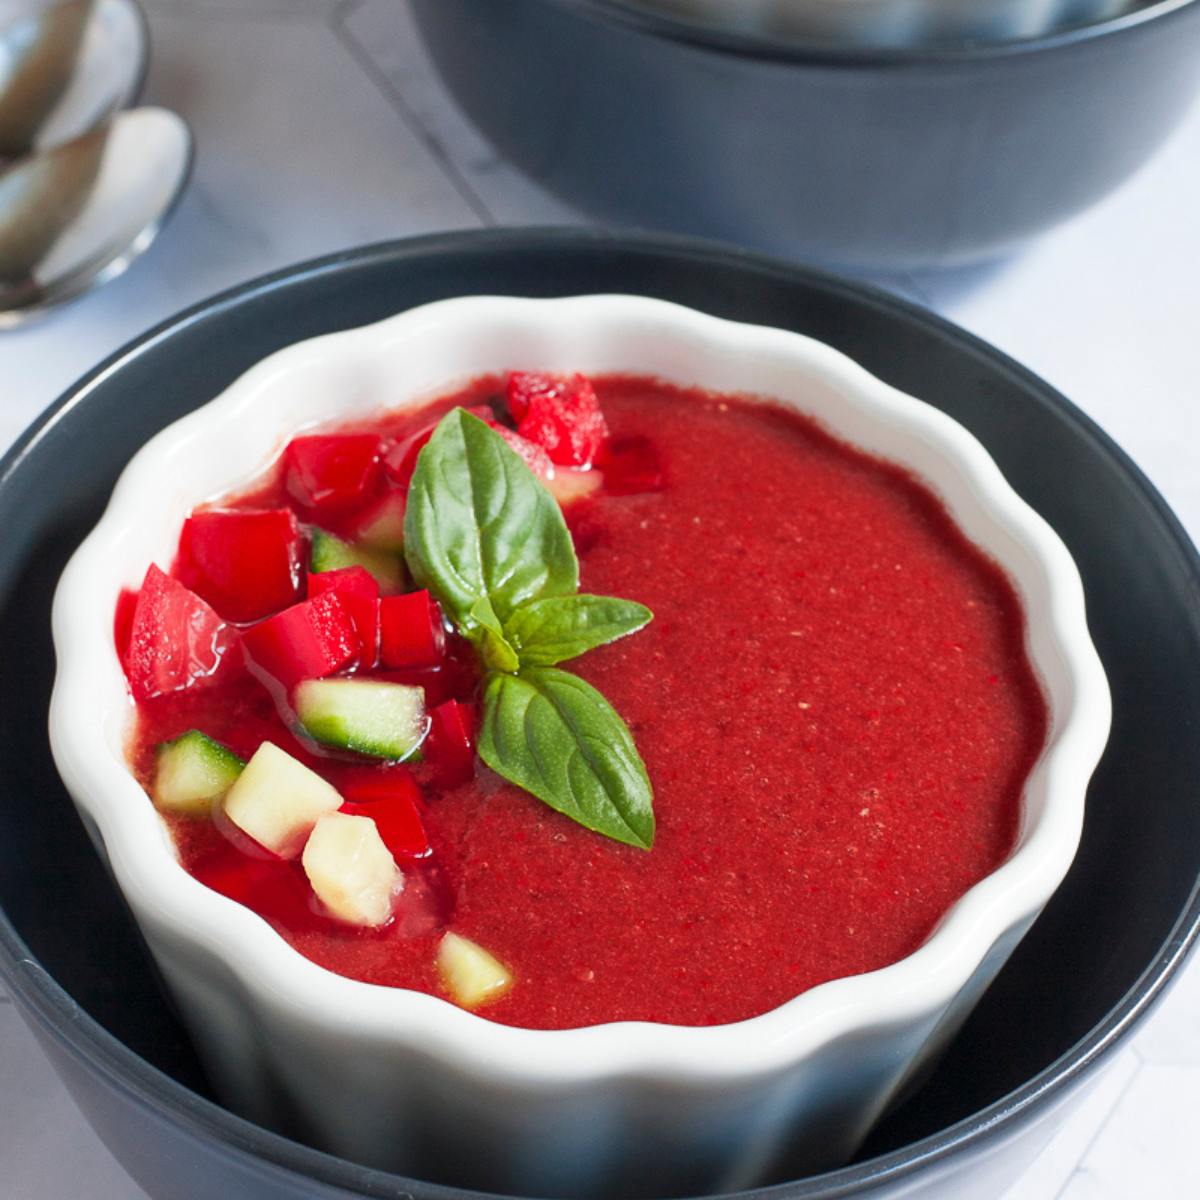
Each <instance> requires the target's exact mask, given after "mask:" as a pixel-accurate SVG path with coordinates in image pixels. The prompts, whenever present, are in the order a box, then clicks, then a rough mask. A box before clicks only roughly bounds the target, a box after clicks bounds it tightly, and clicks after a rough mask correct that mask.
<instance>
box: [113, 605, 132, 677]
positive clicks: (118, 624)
mask: <svg viewBox="0 0 1200 1200" xmlns="http://www.w3.org/2000/svg"><path fill="white" fill-rule="evenodd" d="M137 601H138V594H137V592H135V591H133V589H132V588H122V589H121V594H120V595H119V596H118V597H117V611H116V612H115V613H113V643H114V644H115V645H116V647H117V657H118V658H119V659H120V660H121V666H122V667H125V666H126V661H127V659H128V658H129V639H130V637H132V635H133V614H134V612H135V611H136V610H137Z"/></svg>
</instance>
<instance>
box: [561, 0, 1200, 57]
mask: <svg viewBox="0 0 1200 1200" xmlns="http://www.w3.org/2000/svg"><path fill="white" fill-rule="evenodd" d="M538 2H539V3H543V4H551V5H554V6H556V7H558V8H561V9H566V10H569V11H570V12H571V13H572V15H574V16H577V17H580V18H582V19H585V20H590V21H593V22H596V23H598V24H603V25H607V26H609V27H611V28H622V29H625V30H630V31H633V32H634V33H641V34H646V35H648V36H650V37H653V38H656V39H659V40H661V41H666V42H673V43H676V44H677V45H680V46H683V47H686V48H689V49H692V50H699V51H702V52H709V53H714V54H721V55H730V56H732V57H734V58H742V59H746V60H748V61H761V62H772V63H781V64H793V65H796V66H803V65H810V66H824V67H836V66H845V67H881V68H893V69H898V68H908V67H921V66H929V67H932V66H953V65H955V64H958V63H971V62H980V61H995V60H1002V59H1009V58H1017V57H1022V56H1027V55H1035V54H1043V53H1050V52H1052V51H1056V50H1063V49H1067V48H1069V47H1073V46H1082V45H1084V44H1087V43H1091V42H1096V41H1100V40H1103V39H1106V38H1109V37H1116V36H1118V35H1120V34H1122V33H1126V32H1128V31H1132V30H1134V29H1139V28H1141V27H1143V26H1145V25H1147V24H1149V23H1150V22H1152V21H1157V20H1162V19H1166V18H1170V17H1172V16H1175V15H1177V14H1179V13H1182V12H1184V11H1185V10H1186V9H1189V8H1192V7H1194V6H1195V5H1197V4H1200V0H1153V3H1150V4H1148V5H1146V6H1145V7H1142V8H1136V9H1131V10H1130V11H1128V12H1124V13H1117V14H1115V15H1113V16H1111V17H1102V18H1100V19H1099V20H1093V21H1087V22H1084V23H1083V24H1081V25H1075V26H1071V27H1068V28H1065V29H1057V30H1053V31H1051V32H1048V33H1042V34H1036V35H1033V36H1030V37H1018V38H998V39H995V40H990V39H980V40H978V41H969V42H963V43H962V44H961V45H959V44H947V45H925V46H923V45H913V46H840V45H832V44H828V43H822V42H815V41H806V40H804V39H803V38H798V37H797V38H789V37H783V36H780V35H772V34H768V33H748V32H741V31H738V30H730V29H721V28H719V27H713V26H707V25H704V24H702V23H700V22H696V21H689V20H687V19H686V18H684V17H681V16H672V15H671V14H670V13H667V12H660V11H657V10H654V9H650V8H646V7H644V6H643V5H642V4H640V3H639V2H638V0H538Z"/></svg>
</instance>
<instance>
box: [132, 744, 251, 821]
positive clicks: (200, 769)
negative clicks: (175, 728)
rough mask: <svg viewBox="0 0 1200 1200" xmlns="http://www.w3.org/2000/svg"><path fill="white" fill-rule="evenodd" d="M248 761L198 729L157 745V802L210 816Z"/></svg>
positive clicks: (181, 811) (179, 810)
mask: <svg viewBox="0 0 1200 1200" xmlns="http://www.w3.org/2000/svg"><path fill="white" fill-rule="evenodd" d="M245 765H246V764H245V763H244V762H243V761H242V760H241V759H240V758H238V756H237V755H236V754H234V753H233V751H232V750H227V749H226V748H225V747H224V746H222V745H221V743H220V742H214V741H213V739H212V738H210V737H209V736H208V735H207V734H205V733H201V732H200V730H198V729H189V730H188V731H187V733H184V734H180V736H179V737H177V738H175V739H174V740H173V741H170V742H162V743H161V744H160V745H159V746H158V748H157V761H156V766H155V771H154V806H155V807H156V808H158V809H159V810H160V811H162V812H170V813H178V814H179V815H180V816H184V817H207V816H208V815H209V813H210V811H211V810H212V806H213V804H214V803H215V802H216V801H217V800H219V799H220V798H221V797H222V796H224V795H225V793H226V792H227V791H229V788H230V787H231V786H232V784H233V781H234V780H235V779H236V778H237V777H238V776H239V775H240V774H241V773H242V768H243V767H244V766H245Z"/></svg>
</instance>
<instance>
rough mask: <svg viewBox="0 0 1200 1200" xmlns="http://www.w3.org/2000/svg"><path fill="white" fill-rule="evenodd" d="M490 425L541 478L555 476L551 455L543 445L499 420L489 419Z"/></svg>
mask: <svg viewBox="0 0 1200 1200" xmlns="http://www.w3.org/2000/svg"><path fill="white" fill-rule="evenodd" d="M488 425H489V426H490V427H491V428H492V429H494V430H495V431H496V432H497V433H498V434H499V435H500V436H501V437H502V438H503V439H504V440H505V441H506V442H507V443H508V444H509V446H510V447H511V448H512V449H513V450H515V451H516V452H517V454H518V455H519V456H520V458H521V460H522V461H523V462H524V463H525V465H526V466H527V467H528V468H529V469H530V470H531V471H532V472H533V473H534V474H535V475H536V476H537V477H538V478H539V479H542V480H546V481H549V480H551V479H553V478H554V464H553V463H552V462H551V461H550V455H548V454H547V453H546V451H545V450H543V449H542V447H541V446H538V445H535V444H534V443H533V442H531V441H530V440H529V439H528V438H523V437H522V436H521V435H520V434H519V433H515V432H514V431H513V430H511V429H509V428H508V427H507V426H506V425H501V424H499V423H498V422H497V421H489V422H488Z"/></svg>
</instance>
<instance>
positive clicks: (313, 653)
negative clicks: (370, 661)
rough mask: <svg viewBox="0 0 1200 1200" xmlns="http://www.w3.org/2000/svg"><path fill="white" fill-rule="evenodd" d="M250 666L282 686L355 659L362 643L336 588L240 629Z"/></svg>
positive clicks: (330, 669)
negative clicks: (248, 627) (249, 627)
mask: <svg viewBox="0 0 1200 1200" xmlns="http://www.w3.org/2000/svg"><path fill="white" fill-rule="evenodd" d="M242 645H243V646H245V648H246V654H247V655H248V657H249V658H250V660H251V661H252V662H253V663H254V665H255V666H257V667H258V668H259V670H261V671H265V672H266V673H267V674H268V675H270V676H271V677H272V678H274V679H277V680H279V682H280V683H282V684H283V685H284V686H285V687H291V686H293V684H297V683H299V682H300V681H301V680H303V679H320V678H322V677H323V676H325V675H332V674H333V673H334V671H340V670H341V669H342V668H343V667H347V666H349V665H350V664H351V663H352V662H355V661H356V660H357V659H358V656H359V655H360V654H361V653H362V644H361V643H360V642H359V640H358V634H357V633H356V632H355V629H354V622H353V621H352V620H351V618H350V614H349V613H348V612H347V611H346V609H345V607H344V605H343V604H342V602H341V600H340V599H339V597H338V595H337V593H336V592H325V593H324V594H323V595H320V596H314V597H313V598H312V599H311V600H305V601H303V602H301V603H300V604H293V605H292V607H291V608H288V609H285V610H284V611H283V612H281V613H277V614H276V615H275V616H273V617H270V618H268V619H267V620H266V621H262V622H260V623H259V624H257V625H255V626H254V627H253V628H252V629H247V630H246V631H245V632H244V633H243V634H242Z"/></svg>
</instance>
